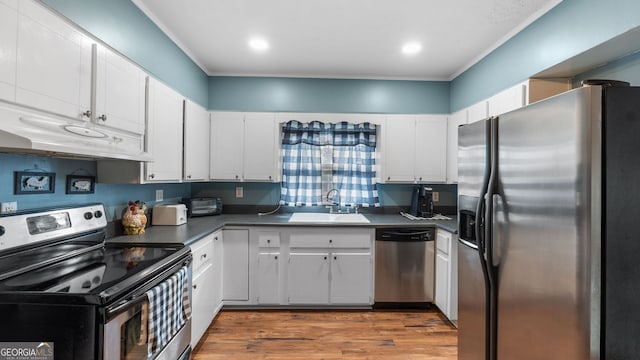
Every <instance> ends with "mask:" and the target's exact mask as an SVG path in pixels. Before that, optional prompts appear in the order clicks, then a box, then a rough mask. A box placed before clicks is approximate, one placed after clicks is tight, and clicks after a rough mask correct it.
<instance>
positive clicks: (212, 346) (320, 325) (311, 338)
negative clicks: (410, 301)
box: [192, 310, 458, 360]
mask: <svg viewBox="0 0 640 360" xmlns="http://www.w3.org/2000/svg"><path fill="white" fill-rule="evenodd" d="M457 344H458V336H457V331H456V329H455V327H453V326H452V325H451V324H450V323H449V322H448V321H447V320H446V319H445V318H444V317H443V316H442V315H441V314H440V313H438V312H437V311H435V310H409V311H404V310H403V311H396V310H373V311H365V310H338V311H329V310H260V311H258V310H251V311H244V310H242V311H240V310H225V311H222V312H220V314H218V317H217V318H216V320H215V321H214V323H213V324H212V325H211V326H210V327H209V329H208V330H207V332H206V333H205V335H204V336H203V338H202V339H201V340H200V343H199V344H198V346H196V348H195V351H194V355H193V357H192V359H194V360H212V359H233V360H236V359H398V360H400V359H434V360H439V359H442V360H444V359H447V360H454V359H456V358H457Z"/></svg>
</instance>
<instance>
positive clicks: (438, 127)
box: [383, 115, 447, 183]
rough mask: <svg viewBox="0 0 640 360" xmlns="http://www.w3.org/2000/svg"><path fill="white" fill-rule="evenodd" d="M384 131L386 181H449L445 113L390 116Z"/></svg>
mask: <svg viewBox="0 0 640 360" xmlns="http://www.w3.org/2000/svg"><path fill="white" fill-rule="evenodd" d="M383 131H384V139H385V140H384V151H383V152H384V164H383V173H384V175H383V180H384V181H385V182H404V183H406V182H444V181H445V180H446V156H447V155H446V151H447V150H446V142H447V117H446V116H445V115H419V116H415V115H390V116H387V119H386V123H385V125H384V130H383Z"/></svg>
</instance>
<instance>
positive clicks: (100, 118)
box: [98, 114, 107, 121]
mask: <svg viewBox="0 0 640 360" xmlns="http://www.w3.org/2000/svg"><path fill="white" fill-rule="evenodd" d="M98 120H102V121H107V115H106V114H102V115H100V116H98Z"/></svg>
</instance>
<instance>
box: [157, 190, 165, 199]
mask: <svg viewBox="0 0 640 360" xmlns="http://www.w3.org/2000/svg"><path fill="white" fill-rule="evenodd" d="M162 200H164V190H162V189H158V190H156V201H162Z"/></svg>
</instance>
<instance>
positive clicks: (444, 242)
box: [436, 233, 451, 254]
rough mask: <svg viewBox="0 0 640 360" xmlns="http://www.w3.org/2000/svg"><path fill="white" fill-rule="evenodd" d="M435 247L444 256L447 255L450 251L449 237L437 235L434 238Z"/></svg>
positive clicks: (448, 235) (447, 235)
mask: <svg viewBox="0 0 640 360" xmlns="http://www.w3.org/2000/svg"><path fill="white" fill-rule="evenodd" d="M436 246H437V247H438V251H440V252H442V253H444V254H449V249H451V235H450V234H442V233H438V235H437V237H436Z"/></svg>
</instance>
